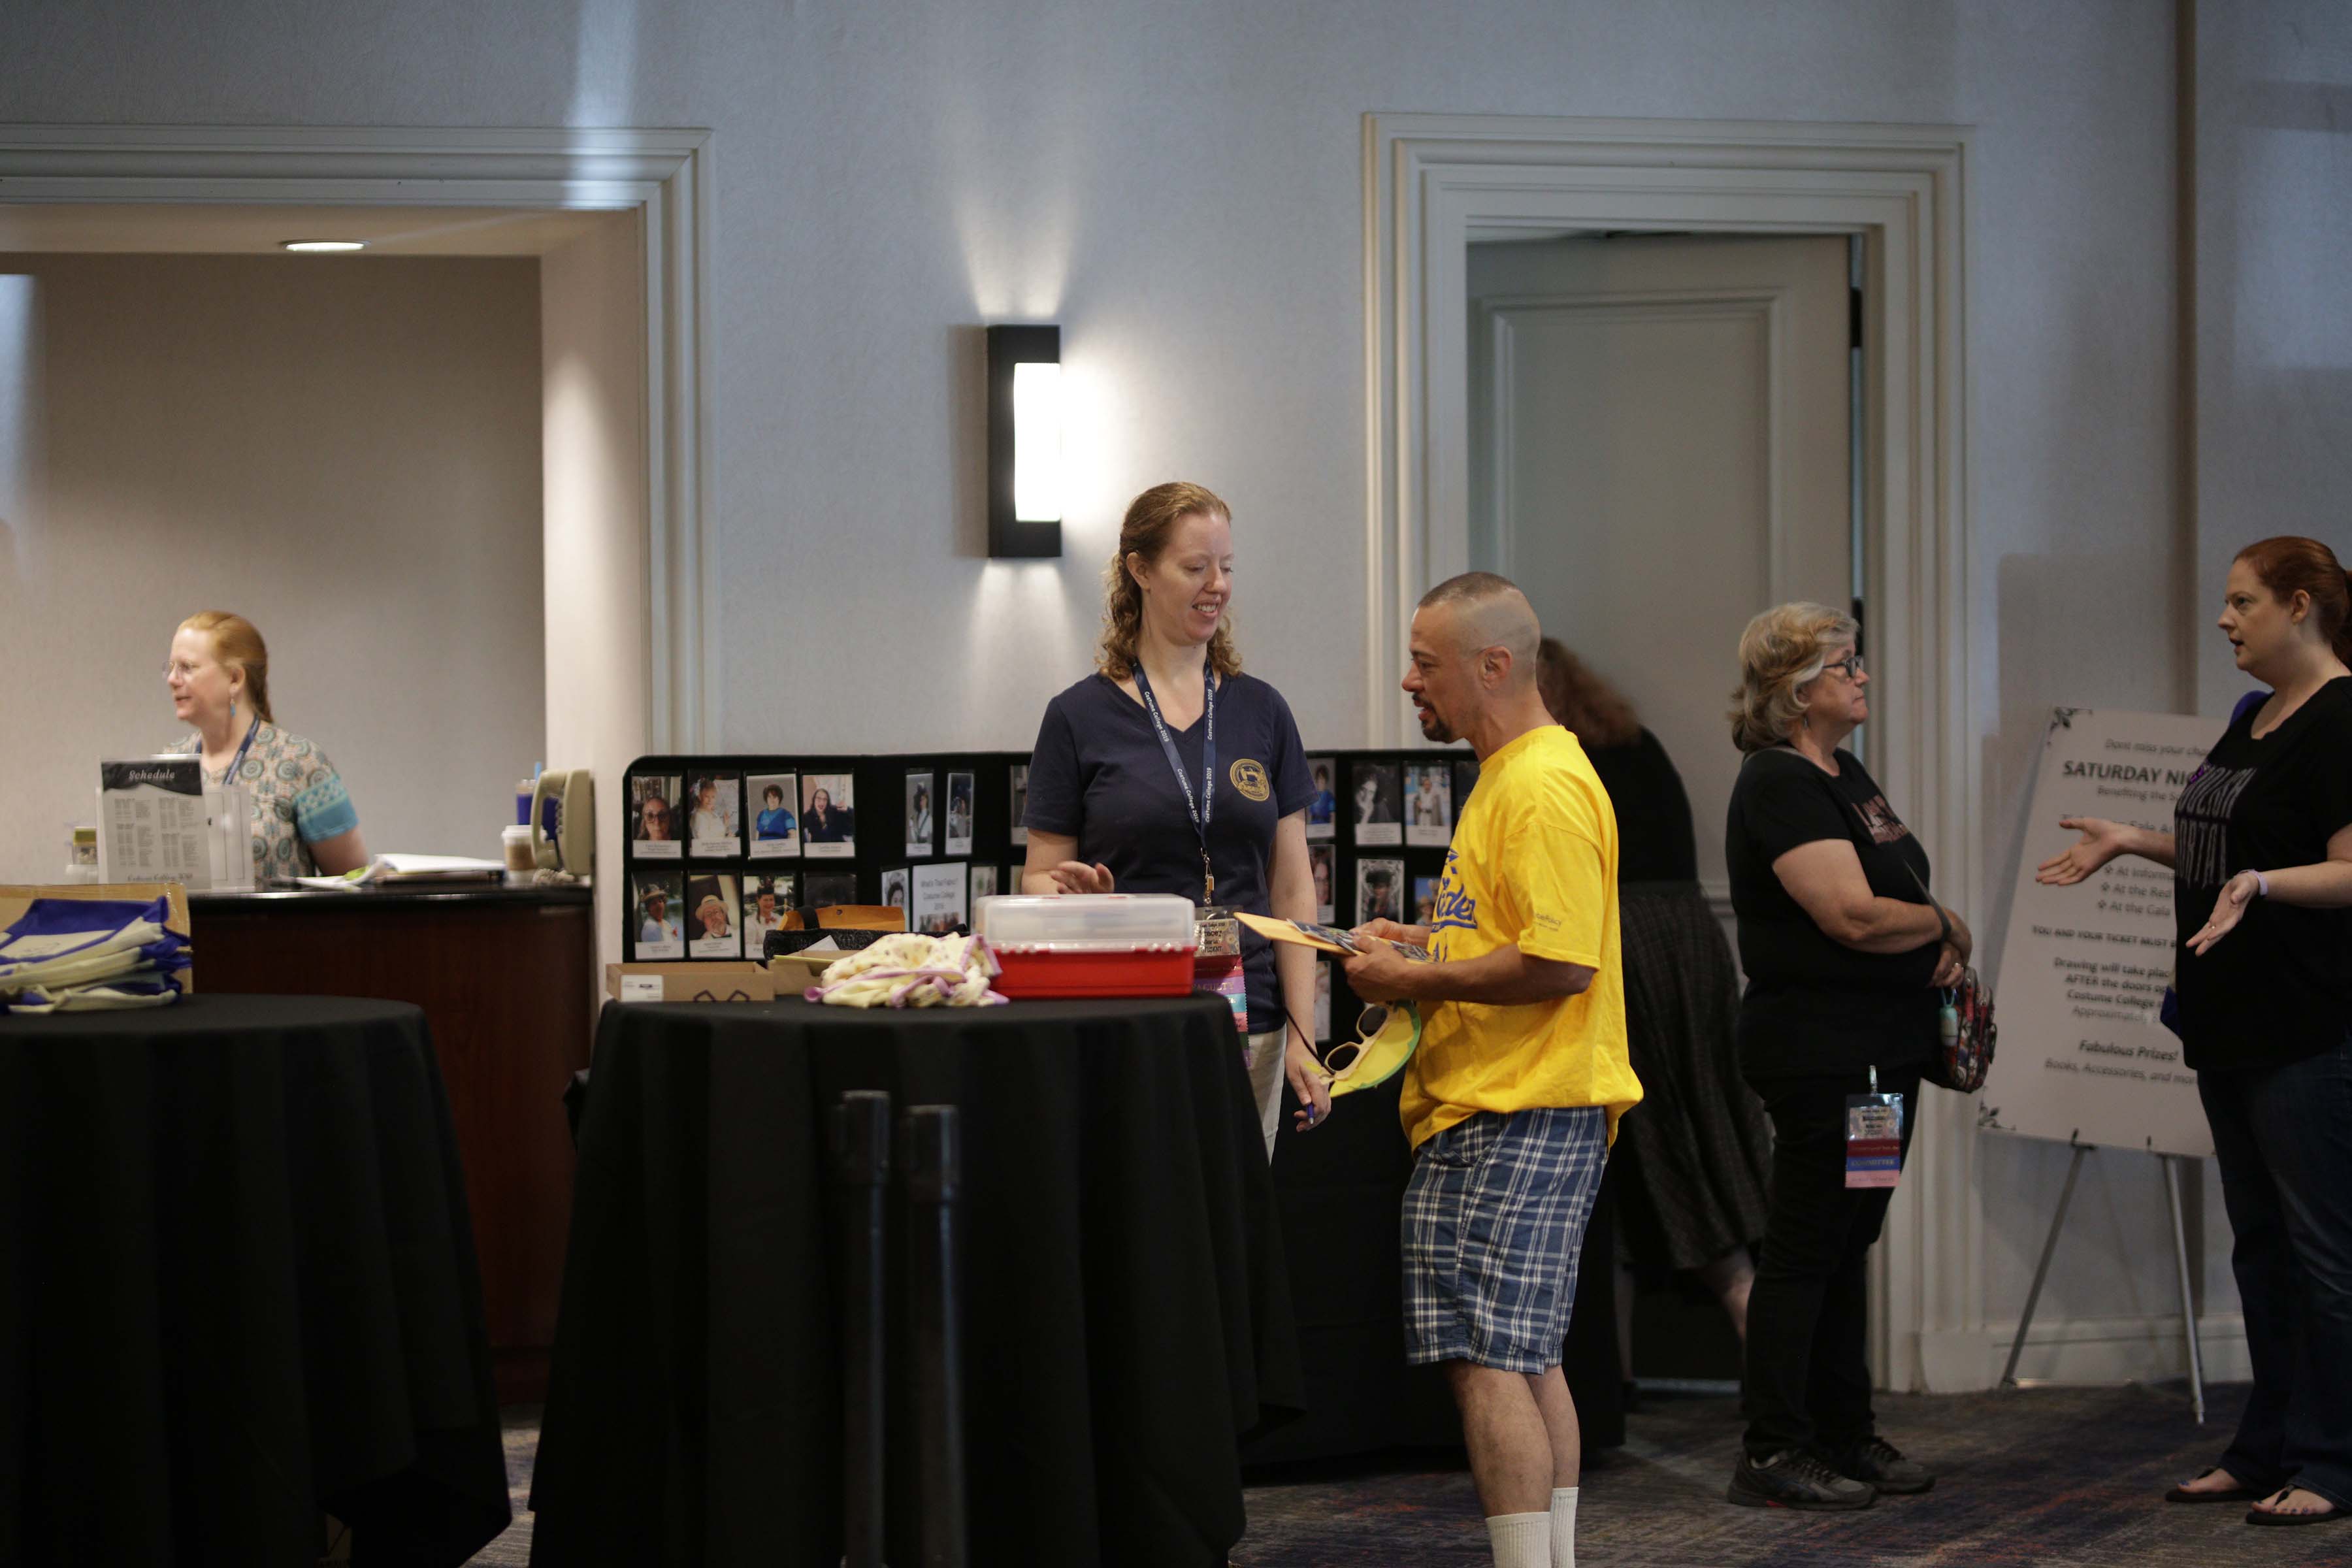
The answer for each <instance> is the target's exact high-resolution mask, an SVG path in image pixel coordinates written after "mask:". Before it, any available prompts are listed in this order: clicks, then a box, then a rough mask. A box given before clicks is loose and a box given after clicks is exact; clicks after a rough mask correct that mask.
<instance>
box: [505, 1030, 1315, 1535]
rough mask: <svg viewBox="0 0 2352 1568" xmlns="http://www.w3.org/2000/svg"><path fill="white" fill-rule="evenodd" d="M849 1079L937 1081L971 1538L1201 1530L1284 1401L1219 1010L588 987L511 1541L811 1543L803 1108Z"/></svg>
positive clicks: (899, 1524) (1244, 1123)
mask: <svg viewBox="0 0 2352 1568" xmlns="http://www.w3.org/2000/svg"><path fill="white" fill-rule="evenodd" d="M847 1089H886V1090H887V1091H888V1092H889V1093H890V1094H891V1096H892V1099H893V1103H894V1106H895V1107H898V1108H904V1107H906V1106H908V1105H914V1104H953V1105H957V1106H961V1108H962V1111H963V1132H964V1187H963V1198H962V1203H961V1207H960V1209H959V1211H958V1226H959V1240H960V1243H961V1275H962V1289H963V1301H964V1308H965V1315H964V1319H963V1331H964V1339H963V1346H964V1356H965V1361H964V1372H965V1376H964V1391H963V1392H964V1409H965V1436H966V1442H965V1449H966V1453H967V1456H968V1463H969V1466H970V1469H969V1495H970V1526H971V1536H970V1540H971V1561H972V1562H973V1563H975V1564H979V1563H1053V1564H1055V1568H1087V1565H1089V1564H1097V1563H1099V1564H1108V1565H1111V1568H1156V1565H1159V1564H1170V1565H1181V1568H1208V1565H1213V1564H1221V1563H1223V1561H1224V1552H1225V1550H1226V1548H1227V1547H1229V1546H1230V1545H1231V1544H1232V1543H1233V1542H1235V1541H1236V1540H1238V1539H1239V1538H1240V1536H1241V1533H1242V1531H1243V1528H1244V1516H1243V1510H1242V1499H1241V1481H1240V1461H1239V1458H1238V1447H1239V1442H1240V1440H1241V1439H1242V1438H1243V1436H1245V1435H1246V1434H1248V1433H1250V1432H1251V1431H1253V1430H1255V1429H1257V1428H1259V1427H1260V1426H1263V1425H1265V1424H1267V1423H1269V1422H1274V1421H1278V1420H1280V1419H1282V1418H1284V1417H1285V1416H1286V1415H1288V1414H1290V1413H1292V1412H1294V1411H1295V1410H1296V1409H1297V1405H1298V1404H1299V1393H1298V1367H1297V1348H1296V1344H1295V1341H1294V1332H1293V1329H1292V1325H1291V1316H1290V1304H1289V1297H1288V1284H1287V1279H1286V1273H1285V1270H1284V1267H1283V1262H1282V1253H1281V1248H1280V1243H1279V1239H1278V1227H1277V1226H1276V1222H1275V1219H1274V1215H1273V1205H1272V1188H1271V1185H1270V1183H1269V1179H1268V1176H1267V1173H1266V1168H1265V1147H1264V1143H1263V1142H1262V1139H1261V1135H1260V1133H1259V1131H1258V1126H1257V1117H1256V1111H1255V1106H1254V1105H1253V1103H1252V1102H1251V1100H1250V1095H1249V1087H1248V1082H1247V1079H1246V1076H1245V1074H1244V1070H1243V1068H1242V1060H1241V1046H1240V1042H1239V1040H1238V1038H1237V1037H1236V1036H1235V1035H1234V1027H1233V1021H1232V1014H1231V1012H1230V1011H1228V1010H1227V1009H1226V1008H1225V1007H1224V1006H1223V1004H1222V1002H1219V1001H1217V1000H1215V999H1199V998H1185V999H1182V1000H1171V1001H1146V1002H1116V1003H1044V1002H1033V1003H1018V1004H1015V1005H1012V1006H1009V1007H999V1008H987V1009H955V1010H925V1011H908V1012H890V1011H873V1012H860V1011H856V1010H852V1009H844V1008H820V1007H815V1006H812V1005H808V1004H805V1003H801V1002H786V1003H778V1004H774V1005H763V1006H752V1005H740V1004H737V1005H714V1004H704V1005H680V1006H649V1005H627V1006H622V1005H607V1006H606V1008H605V1010H604V1019H603V1024H602V1027H601V1029H600V1031H599V1033H598V1037H597V1046H596V1056H595V1079H594V1084H593V1089H592V1090H591V1092H590V1094H589V1096H588V1107H587V1112H586V1116H585V1120H584V1121H583V1126H582V1130H581V1150H580V1153H581V1159H580V1172H579V1178H578V1184H577V1187H576V1189H575V1193H574V1205H573V1209H572V1247H571V1252H570V1255H569V1258H568V1259H567V1262H566V1269H565V1276H564V1289H563V1306H562V1316H561V1319H560V1321H559V1324H558V1328H557V1332H556V1347H555V1363H554V1375H553V1383H552V1386H551V1389H550V1392H549V1395H548V1405H547V1413H546V1420H545V1425H544V1426H543V1428H542V1432H541V1443H540V1449H539V1459H538V1466H537V1468H536V1470H535V1471H534V1473H533V1482H532V1488H533V1490H532V1500H531V1501H532V1507H533V1509H534V1510H535V1513H536V1518H535V1521H534V1524H533V1543H532V1561H533V1562H534V1563H546V1564H574V1563H613V1564H627V1565H628V1568H648V1565H650V1564H655V1563H673V1564H686V1563H705V1562H708V1563H760V1564H763V1565H765V1564H780V1565H787V1568H789V1565H798V1564H807V1565H811V1568H815V1565H819V1564H822V1565H824V1568H832V1564H834V1563H836V1562H837V1561H838V1560H839V1557H840V1553H841V1508H842V1501H841V1456H840V1447H841V1431H842V1387H841V1377H840V1352H839V1349H838V1343H839V1318H840V1307H839V1297H840V1293H841V1288H842V1287H841V1275H840V1264H839V1259H840V1256H841V1255H840V1249H839V1239H840V1238H839V1234H838V1229H839V1227H838V1210H837V1207H836V1205H835V1189H834V1187H833V1185H832V1184H831V1181H830V1178H829V1173H828V1172H827V1170H826V1166H825V1157H824V1137H823V1124H824V1115H825V1113H826V1110H827V1108H829V1107H830V1106H831V1105H832V1104H833V1103H834V1102H835V1101H836V1100H838V1099H839V1098H840V1096H841V1094H842V1093H843V1092H844V1091H845V1090H847ZM893 1226H894V1236H903V1234H904V1228H905V1227H904V1226H903V1223H902V1222H901V1220H900V1219H899V1217H898V1215H896V1214H894V1217H893ZM897 1277H898V1278H903V1277H904V1276H903V1273H901V1274H899V1275H898V1276H897ZM893 1294H894V1295H895V1294H896V1292H895V1291H894V1292H893ZM907 1366H908V1356H907V1355H906V1353H905V1352H904V1349H903V1346H902V1344H901V1343H900V1342H898V1341H897V1340H896V1339H895V1338H894V1342H893V1350H892V1354H891V1376H892V1379H893V1383H894V1385H895V1386H894V1396H893V1404H892V1406H891V1410H890V1423H891V1438H892V1447H893V1450H894V1464H893V1468H892V1472H891V1478H890V1484H891V1488H892V1491H891V1499H892V1506H891V1508H890V1510H889V1511H890V1515H891V1519H892V1527H893V1531H894V1538H893V1541H892V1543H891V1552H890V1560H891V1561H893V1562H899V1563H912V1562H916V1561H919V1558H918V1556H917V1554H916V1550H915V1542H914V1537H913V1534H912V1530H911V1526H912V1519H913V1509H912V1507H911V1501H912V1499H913V1497H914V1492H913V1489H912V1480H913V1478H912V1477H911V1475H910V1474H909V1473H908V1466H907V1465H906V1464H905V1463H904V1462H903V1460H904V1452H905V1445H906V1444H907V1442H908V1440H909V1439H910V1432H909V1425H910V1423H909V1417H908V1401H907V1399H906V1398H905V1394H906V1389H905V1387H904V1385H903V1384H904V1379H903V1375H902V1374H903V1373H904V1371H905V1369H906V1367H907Z"/></svg>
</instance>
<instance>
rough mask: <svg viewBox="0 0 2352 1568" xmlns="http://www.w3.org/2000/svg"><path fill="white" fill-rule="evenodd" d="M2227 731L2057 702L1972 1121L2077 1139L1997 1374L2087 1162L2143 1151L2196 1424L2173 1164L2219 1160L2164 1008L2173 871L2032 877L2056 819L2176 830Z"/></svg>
mask: <svg viewBox="0 0 2352 1568" xmlns="http://www.w3.org/2000/svg"><path fill="white" fill-rule="evenodd" d="M2218 738H2219V733H2218V731H2217V730H2216V728H2215V726H2214V723H2213V721H2211V720H2210V719H2200V718H2195V717H2192V716H2187V715H2182V714H2178V713H2113V712H2104V711H2099V710H2093V709H2088V708H2060V709H2056V710H2053V712H2052V714H2051V717H2050V731H2049V733H2048V734H2047V735H2046V736H2045V737H2043V740H2042V766H2041V769H2040V770H2039V771H2038V772H2037V773H2035V774H2034V778H2033V804H2032V812H2031V815H2030V816H2029V817H2028V819H2027V827H2026V832H2025V842H2024V843H2023V844H2021V846H2019V848H2018V855H2017V898H2016V901H2015V902H2014V903H2013V904H2012V905H2011V908H2010V916H2009V935H2008V938H2007V940H2006V941H2004V942H2002V943H2001V950H2000V994H1999V995H2000V1051H1999V1053H1998V1054H1996V1055H1995V1056H1994V1058H1993V1064H1992V1069H1991V1071H1990V1073H1989V1074H1988V1075H1987V1076H1986V1079H1985V1086H1984V1098H1983V1100H1982V1101H1981V1102H1980V1105H1979V1111H1978V1123H1979V1125H1980V1126H1983V1127H1986V1128H1989V1129H1990V1130H1992V1131H1999V1132H2015V1133H2019V1134H2021V1135H2022V1136H2025V1137H2029V1138H2052V1139H2056V1140H2058V1141H2059V1142H2065V1143H2071V1144H2073V1145H2074V1159H2073V1161H2072V1162H2071V1163H2069V1164H2068V1165H2067V1167H2066V1185H2065V1187H2064V1188H2063V1190H2062V1191H2061V1192H2060V1193H2059V1194H2058V1207H2057V1210H2056V1212H2055V1213H2053V1215H2051V1218H2050V1233H2049V1235H2048V1237H2045V1238H2044V1239H2043V1241H2042V1258H2041V1261H2040V1262H2039V1263H2038V1264H2037V1265H2036V1266H2035V1268H2034V1270H2033V1283H2032V1286H2031V1287H2030V1288H2029V1289H2027V1291H2026V1294H2025V1310H2024V1311H2023V1313H2022V1314H2021V1316H2020V1317H2019V1319H2018V1324H2017V1336H2016V1338H2015V1339H2014V1340H2013V1341H2011V1344H2010V1347H2009V1365H2008V1367H2007V1369H2006V1370H2005V1371H2003V1372H2002V1373H2001V1381H2002V1382H2003V1383H2005V1384H2006V1383H2014V1382H2016V1381H2017V1364H2018V1358H2019V1357H2020V1356H2021V1355H2022V1354H2023V1353H2024V1350H2025V1336H2026V1331H2028V1330H2029V1329H2030V1328H2031V1327H2032V1323H2033V1311H2034V1308H2035V1307H2036V1306H2037V1305H2038V1304H2039V1303H2040V1301H2041V1300H2042V1284H2043V1282H2044V1281H2045V1280H2047V1279H2049V1277H2050V1259H2051V1257H2052V1256H2053V1254H2054V1253H2055V1252H2056V1251H2057V1248H2058V1235H2059V1232H2060V1230H2061V1229H2062V1228H2063V1226H2065V1223H2066V1207H2067V1205H2068V1204H2069V1203H2070V1202H2072V1201H2073V1199H2074V1183H2075V1180H2076V1178H2077V1177H2079V1176H2080V1175H2081V1174H2082V1173H2083V1157H2084V1155H2086V1154H2088V1153H2089V1152H2091V1151H2092V1150H2093V1149H2095V1148H2099V1147H2105V1148H2111V1149H2143V1150H2146V1151H2147V1152H2149V1153H2151V1154H2154V1155H2156V1156H2157V1159H2158V1164H2159V1165H2160V1166H2161V1167H2162V1169H2163V1174H2164V1191H2165V1197H2166V1200H2167V1201H2168V1204H2169V1205H2170V1207H2171V1210H2172V1252H2173V1261H2174V1265H2175V1267H2176V1268H2177V1269H2178V1271H2179V1280H2180V1316H2181V1329H2182V1332H2183V1333H2184V1334H2185V1335H2186V1337H2187V1340H2188V1345H2189V1405H2190V1408H2191V1409H2192V1410H2193V1411H2194V1412H2195V1413H2196V1416H2197V1420H2198V1423H2199V1424H2200V1426H2201V1425H2202V1424H2203V1423H2204V1420H2205V1374H2204V1365H2203V1357H2202V1356H2201V1355H2200V1353H2199V1350H2198V1344H2197V1318H2196V1312H2195V1309H2194V1306H2193V1305H2192V1303H2193V1300H2194V1298H2193V1296H2192V1294H2191V1292H2190V1289H2189V1244H2188V1237H2187V1234H2186V1232H2185V1231H2184V1229H2183V1228H2182V1224H2181V1212H2180V1184H2179V1173H2178V1172H2177V1171H2176V1170H2175V1168H2174V1167H2175V1164H2176V1163H2177V1161H2178V1160H2179V1158H2183V1157H2186V1158H2202V1157H2203V1156H2205V1155H2208V1154H2210V1153H2211V1152H2213V1135H2212V1131H2211V1130H2210V1128H2209V1127H2208V1126H2207V1125H2206V1121H2205V1107H2204V1103H2203V1101H2201V1100H2200V1099H2199V1098H2198V1095H2197V1075H2196V1074H2195V1073H2194V1072H2192V1071H2190V1070H2189V1068H2188V1066H2187V1064H2186V1063H2184V1062H2183V1061H2182V1059H2181V1047H2180V1038H2179V1036H2177V1035H2175V1034H2174V1033H2173V1032H2172V1031H2171V1030H2170V1029H2168V1028H2167V1027H2165V1026H2164V1025H2163V1024H2162V1023H2161V1022H2160V1021H2159V1020H2158V1012H2159V1011H2160V1009H2161V1008H2162V1006H2163V1003H2164V992H2165V988H2166V987H2167V986H2168V985H2170V984H2172V978H2173V954H2174V952H2175V951H2176V949H2175V942H2176V941H2177V932H2176V931H2175V929H2174V924H2173V914H2172V872H2171V870H2170V869H2169V868H2167V867H2163V866H2158V865H2156V864H2155V863H2153V862H2152V861H2147V860H2142V859H2140V858H2137V857H2136V856H2125V857H2120V858H2116V859H2115V860H2111V861H2109V862H2108V863H2107V864H2106V865H2105V866H2103V867H2101V868H2099V869H2098V871H2097V872H2096V873H2095V875H2093V876H2091V877H2088V878H2086V879H2084V880H2082V881H2080V882H2077V883H2075V884H2074V886H2072V887H2068V888H2052V887H2044V886H2043V885H2042V884H2041V883H2040V882H2037V881H2035V880H2034V876H2033V873H2034V870H2035V868H2037V867H2039V866H2040V865H2041V864H2042V861H2044V860H2046V859H2048V858H2050V857H2051V856H2053V855H2054V854H2056V853H2057V852H2058V851H2059V850H2061V849H2063V848H2064V847H2066V846H2067V845H2068V844H2070V843H2072V842H2074V838H2075V835H2074V833H2073V832H2072V831H2071V830H2069V829H2066V828H2062V827H2060V826H2058V820H2059V818H2061V817H2067V816H2104V817H2105V818H2107V819H2108V820H2110V821H2113V822H2127V823H2130V824H2131V825H2133V826H2137V827H2147V828H2153V829H2155V830H2157V831H2158V832H2160V833H2169V832H2171V831H2172V806H2173V802H2174V801H2175V800H2177V799H2178V798H2179V795H2180V791H2181V789H2182V788H2183V786H2185V785H2186V784H2188V783H2189V775H2190V774H2191V773H2195V772H2196V771H2197V769H2198V766H2199V764H2200V763H2203V762H2204V760H2205V753H2206V752H2209V751H2210V750H2211V749H2212V745H2213V742H2214V741H2215V740H2217V739H2218ZM2184 962H2189V963H2194V962H2195V961H2194V960H2193V959H2192V960H2185V961H2184Z"/></svg>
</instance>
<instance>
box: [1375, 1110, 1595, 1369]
mask: <svg viewBox="0 0 2352 1568" xmlns="http://www.w3.org/2000/svg"><path fill="white" fill-rule="evenodd" d="M1608 1162H1609V1112H1608V1110H1607V1109H1606V1108H1605V1107H1602V1106H1598V1105H1579V1106H1568V1107H1555V1108H1550V1109H1547V1110H1517V1111H1513V1112H1512V1113H1510V1114H1509V1115H1507V1116H1506V1115H1504V1114H1502V1113H1501V1112H1499V1111H1493V1110H1482V1111H1480V1112H1479V1113H1478V1114H1476V1115H1475V1116H1473V1117H1471V1118H1470V1119H1469V1120H1468V1121H1461V1122H1457V1123H1455V1124H1454V1126H1452V1127H1449V1128H1447V1129H1446V1130H1445V1131H1443V1132H1440V1133H1438V1134H1437V1135H1436V1136H1435V1137H1433V1138H1430V1139H1428V1140H1427V1141H1425V1142H1423V1144H1422V1146H1421V1147H1420V1148H1419V1149H1418V1150H1417V1151H1415V1152H1414V1157H1413V1163H1412V1180H1411V1181H1409V1182H1408V1183H1407V1184H1405V1189H1404V1322H1405V1359H1406V1360H1407V1361H1408V1362H1410V1363H1413V1364H1415V1365H1418V1364H1420V1363H1423V1362H1433V1361H1467V1362H1473V1363H1476V1364H1478V1365H1480V1366H1491V1367H1495V1368H1497V1369H1499V1370H1501V1371H1505V1372H1525V1373H1541V1372H1549V1371H1550V1370H1551V1369H1552V1368H1553V1367H1556V1366H1558V1365H1559V1354H1560V1347H1561V1345H1562V1344H1564V1343H1565V1342H1567V1339H1568V1320H1569V1314H1570V1311H1571V1310H1573V1309H1574V1307H1575V1305H1576V1261H1577V1255H1578V1253H1579V1252H1580V1251H1581V1250H1582V1249H1583V1247H1584V1226H1585V1222H1586V1221H1588V1220H1590V1219H1591V1217H1592V1200H1593V1197H1594V1195H1595V1194H1597V1193H1598V1192H1599V1191H1600V1190H1601V1170H1602V1168H1603V1167H1604V1166H1605V1165H1606V1164H1607V1163H1608Z"/></svg>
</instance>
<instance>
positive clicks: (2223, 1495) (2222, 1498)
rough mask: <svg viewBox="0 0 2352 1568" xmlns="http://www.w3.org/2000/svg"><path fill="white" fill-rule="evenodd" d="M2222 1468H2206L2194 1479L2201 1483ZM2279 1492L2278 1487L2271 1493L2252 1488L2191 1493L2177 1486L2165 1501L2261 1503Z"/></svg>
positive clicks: (2167, 1495)
mask: <svg viewBox="0 0 2352 1568" xmlns="http://www.w3.org/2000/svg"><path fill="white" fill-rule="evenodd" d="M2220 1469H2221V1466H2219V1465H2210V1466H2208V1467H2206V1468H2205V1469H2204V1470H2202V1471H2200V1473H2199V1474H2198V1475H2197V1476H2196V1477H2194V1478H2193V1479H2197V1480H2200V1481H2201V1480H2203V1479H2205V1478H2206V1477H2207V1476H2210V1475H2212V1474H2214V1473H2215V1472H2217V1471H2218V1470H2220ZM2277 1490H2278V1489H2277V1488H2276V1487H2273V1488H2272V1489H2270V1491H2266V1492H2258V1491H2256V1490H2255V1489H2253V1488H2252V1487H2231V1489H2229V1490H2227V1491H2218V1492H2192V1491H2190V1490H2189V1488H2188V1487H2187V1486H2186V1485H2182V1486H2177V1487H2175V1488H2173V1489H2171V1490H2170V1491H2168V1492H2167V1493H2165V1494H2164V1500H2165V1501H2167V1502H2187V1503H2200V1502H2259V1501H2261V1500H2263V1499H2264V1498H2266V1497H2269V1496H2271V1495H2273V1493H2275V1492H2276V1491H2277Z"/></svg>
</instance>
